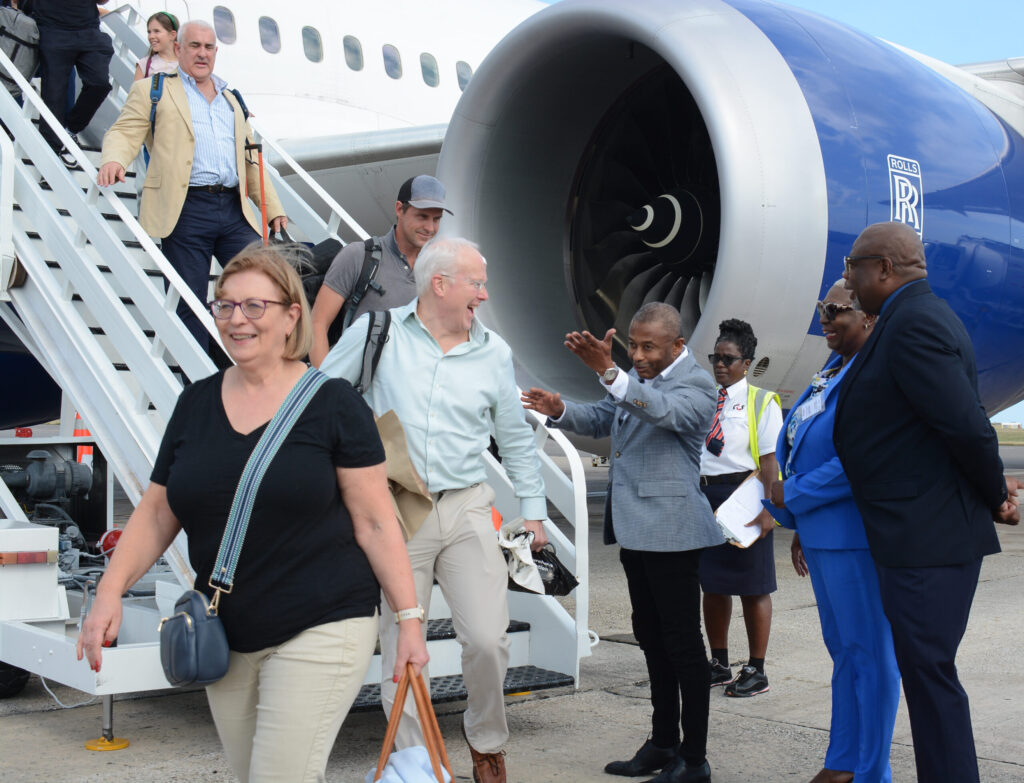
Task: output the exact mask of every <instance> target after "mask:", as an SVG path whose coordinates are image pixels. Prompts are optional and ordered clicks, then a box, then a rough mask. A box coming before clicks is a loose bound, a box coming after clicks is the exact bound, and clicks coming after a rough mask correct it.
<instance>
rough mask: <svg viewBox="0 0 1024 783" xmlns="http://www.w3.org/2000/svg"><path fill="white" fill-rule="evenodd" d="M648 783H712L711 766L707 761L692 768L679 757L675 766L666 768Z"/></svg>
mask: <svg viewBox="0 0 1024 783" xmlns="http://www.w3.org/2000/svg"><path fill="white" fill-rule="evenodd" d="M647 783H711V766H710V765H709V764H708V763H707V761H705V762H704V763H703V764H697V765H696V766H693V767H691V766H689V765H688V764H687V763H686V762H685V761H684V760H683V759H681V758H678V757H677V758H676V761H675V763H674V764H671V765H669V766H667V767H665V768H664V769H663V770H662V771H661V773H660V774H659V775H658V776H657V777H655V778H651V779H650V780H648V781H647Z"/></svg>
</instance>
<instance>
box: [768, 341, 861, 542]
mask: <svg viewBox="0 0 1024 783" xmlns="http://www.w3.org/2000/svg"><path fill="white" fill-rule="evenodd" d="M842 360H843V359H842V357H841V356H834V357H833V358H832V359H831V360H830V361H829V362H828V364H826V365H825V369H829V368H831V367H836V366H838V365H839V364H840V363H841V362H842ZM855 361H856V359H854V360H852V361H850V362H848V363H847V365H846V366H845V367H844V368H843V369H841V370H840V371H839V373H838V374H837V375H836V376H835V377H834V378H833V379H832V382H831V383H829V385H828V386H827V387H826V388H825V391H824V393H823V394H824V398H825V400H824V404H825V408H824V410H823V411H822V412H821V413H819V414H818V415H817V416H814V417H813V418H811V419H808V420H807V421H805V422H804V423H803V424H802V425H801V426H800V428H799V429H798V430H797V431H796V438H795V439H794V440H793V449H792V456H790V449H789V443H788V442H787V440H786V430H787V428H788V427H789V422H790V420H791V419H792V418H793V414H794V412H795V411H796V409H797V408H798V407H799V406H800V405H801V404H802V403H803V401H804V400H806V399H807V398H808V397H810V394H811V387H810V386H808V387H807V388H806V389H804V392H803V394H801V395H800V397H799V398H797V401H796V402H795V403H794V404H793V407H792V408H791V409H790V411H789V414H788V415H787V416H786V420H785V422H784V423H783V425H782V431H781V432H780V433H779V442H778V445H777V446H776V447H775V455H776V457H777V458H778V460H779V467H780V468H781V469H782V470H783V471H785V469H786V461H787V460H791V462H790V469H791V470H792V475H791V476H790V477H789V478H787V479H785V497H786V508H785V509H779V508H776V507H775V506H772V505H767V506H766V507H767V508H768V510H769V511H770V512H771V513H772V515H773V516H774V517H775V518H776V519H777V520H778V521H779V524H780V525H783V526H784V527H790V528H795V529H796V530H797V532H798V533H799V534H800V543H801V544H802V545H803V546H806V547H810V548H812V549H867V548H868V539H867V536H866V535H865V533H864V523H863V521H862V520H861V518H860V512H859V511H857V504H856V503H855V502H854V500H853V493H852V492H851V490H850V482H849V481H847V479H846V473H845V472H844V471H843V466H842V465H841V464H840V463H839V456H838V455H837V454H836V450H835V446H834V445H833V444H832V426H833V423H834V422H835V416H836V401H837V400H838V399H839V393H838V392H839V386H840V384H841V383H842V382H843V377H844V376H845V375H846V373H847V372H848V371H849V369H850V368H851V367H852V366H853V364H854V362H855ZM786 511H788V512H789V513H788V514H787V513H785V512H786Z"/></svg>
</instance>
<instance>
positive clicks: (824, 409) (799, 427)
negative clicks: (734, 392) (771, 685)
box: [772, 280, 900, 783]
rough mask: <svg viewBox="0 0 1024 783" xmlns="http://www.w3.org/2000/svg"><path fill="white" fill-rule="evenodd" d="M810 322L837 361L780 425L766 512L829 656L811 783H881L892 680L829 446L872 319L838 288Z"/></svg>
mask: <svg viewBox="0 0 1024 783" xmlns="http://www.w3.org/2000/svg"><path fill="white" fill-rule="evenodd" d="M818 314H819V319H820V321H821V328H822V331H823V332H824V334H825V339H826V341H827V342H828V345H829V347H830V348H831V349H832V350H833V351H835V352H836V356H834V357H833V359H832V360H831V361H829V363H828V364H827V365H825V368H824V369H823V370H822V371H821V372H819V373H818V374H817V375H815V376H814V379H813V380H812V381H811V385H810V386H809V387H808V388H807V390H806V391H805V392H804V393H803V394H802V395H801V396H800V398H799V399H798V400H797V401H796V404H795V405H794V406H793V408H792V410H791V411H790V412H789V415H788V416H787V417H786V423H785V426H784V428H783V431H782V435H781V436H780V437H779V443H778V448H777V449H776V453H777V454H778V457H779V462H780V464H781V465H782V473H783V480H782V481H780V482H777V483H776V484H775V485H774V486H773V487H772V502H773V503H774V505H775V508H773V509H772V512H773V513H774V514H775V515H776V517H777V518H778V520H779V522H780V523H781V524H783V525H785V526H786V527H791V528H794V529H795V530H796V531H797V532H796V535H794V536H793V546H792V555H793V566H794V568H795V569H796V572H797V573H798V574H800V575H801V576H807V575H808V574H810V577H811V586H812V587H813V588H814V596H815V598H816V599H817V602H818V616H819V617H820V618H821V635H822V637H824V639H825V646H826V647H827V648H828V652H829V655H831V656H832V664H833V666H832V726H831V733H830V735H829V746H828V751H827V752H826V754H825V767H824V769H822V770H821V771H820V772H819V773H818V774H817V775H815V776H814V778H813V781H812V783H849V781H851V780H856V781H857V783H889V781H891V780H892V772H891V771H890V769H889V746H890V744H891V743H892V730H893V724H894V723H895V721H896V708H897V706H898V705H899V698H900V673H899V669H898V668H897V667H896V656H895V653H894V652H893V643H892V632H891V629H890V627H889V622H888V620H887V619H886V617H885V613H884V612H883V611H882V601H881V598H880V596H879V592H878V576H877V575H876V573H875V564H874V561H873V560H872V558H871V553H870V552H869V551H868V542H867V538H866V536H865V533H864V523H863V522H862V521H861V518H860V514H859V513H858V511H857V506H856V505H855V504H854V501H853V496H852V495H851V493H850V484H849V482H848V481H847V479H846V474H845V473H844V472H843V468H842V465H840V464H839V457H838V456H836V451H835V447H834V446H833V445H832V425H833V422H834V419H835V406H836V401H837V400H838V398H839V394H838V393H837V390H838V388H839V385H840V384H841V383H842V382H843V377H844V375H845V374H846V371H847V369H848V368H849V367H850V365H851V364H852V363H853V362H854V361H856V355H857V352H858V351H859V350H860V349H861V346H863V345H864V343H865V341H866V340H867V338H868V335H870V334H871V329H872V326H873V325H874V320H875V318H874V316H870V315H865V314H864V313H863V312H861V311H860V310H855V309H854V308H853V304H852V302H851V300H850V295H849V292H848V291H847V290H846V289H845V288H844V287H843V285H842V281H841V280H840V281H839V282H838V283H836V285H834V286H833V287H832V289H831V290H830V291H829V292H828V295H827V296H826V297H825V299H824V301H822V302H819V303H818Z"/></svg>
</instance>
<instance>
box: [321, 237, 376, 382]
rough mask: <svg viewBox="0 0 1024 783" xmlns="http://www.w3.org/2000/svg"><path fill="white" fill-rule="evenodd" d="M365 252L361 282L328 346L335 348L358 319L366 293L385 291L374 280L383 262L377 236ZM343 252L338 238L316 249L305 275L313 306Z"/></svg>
mask: <svg viewBox="0 0 1024 783" xmlns="http://www.w3.org/2000/svg"><path fill="white" fill-rule="evenodd" d="M363 246H364V248H365V252H364V254H363V267H362V269H361V270H360V272H359V279H358V280H357V281H356V285H355V288H354V289H353V291H352V296H350V297H349V298H348V299H346V300H345V304H344V305H343V306H342V308H341V312H340V313H338V316H337V318H335V319H334V322H333V323H332V324H331V326H330V328H329V329H328V330H327V343H328V345H334V344H335V343H336V342H338V339H339V338H340V337H341V333H342V332H343V331H344V330H345V329H346V328H347V327H348V325H349V324H351V323H352V321H353V319H355V315H356V309H357V308H358V307H359V303H360V302H361V301H363V297H364V296H366V292H367V291H369V290H370V289H371V288H372V289H373V290H374V291H376V292H377V293H378V294H383V293H384V289H383V288H382V287H381V285H380V283H378V282H377V281H376V280H375V279H374V278H376V276H377V270H378V269H379V268H380V262H381V253H382V251H381V246H380V243H379V242H378V241H377V240H376V239H374V238H373V237H371V238H369V239H367V240H366V241H365V242H363ZM340 251H341V243H340V242H339V241H338V240H337V239H325V240H324V241H323V242H320V243H319V244H317V245H314V246H313V248H312V253H313V258H312V259H311V262H310V263H311V268H310V270H309V271H308V272H307V273H305V274H303V275H302V288H303V290H304V291H305V292H306V300H307V301H308V302H309V306H310V307H312V306H313V303H314V302H315V301H316V295H317V294H318V293H319V292H320V288H321V286H323V284H324V276H325V275H326V274H327V270H328V269H329V268H330V266H331V262H332V261H333V260H334V258H335V256H337V255H338V253H339V252H340ZM374 366H376V365H374Z"/></svg>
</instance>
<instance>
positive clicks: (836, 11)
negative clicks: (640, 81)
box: [555, 0, 1024, 422]
mask: <svg viewBox="0 0 1024 783" xmlns="http://www.w3.org/2000/svg"><path fill="white" fill-rule="evenodd" d="M555 1H557V0H555ZM623 2H628V0H623ZM785 4H786V5H792V6H797V7H800V8H806V9H808V10H811V11H814V12H816V13H819V14H821V15H822V16H827V17H829V18H830V19H835V20H836V21H839V22H842V23H843V24H846V25H849V26H850V27H853V28H856V29H857V30H861V31H862V32H865V33H870V34H871V35H875V36H878V37H879V38H884V39H886V40H887V41H892V42H893V43H897V44H900V45H901V46H906V47H908V48H910V49H914V50H915V51H918V52H921V53H922V54H927V55H929V56H931V57H935V58H936V59H938V60H942V61H944V62H947V63H951V64H953V65H963V64H966V63H978V62H989V61H992V60H1005V59H1007V58H1011V57H1024V0H974V1H973V2H971V1H970V0H788V2H786V3H785ZM992 418H993V421H1016V422H1024V402H1021V403H1018V404H1017V405H1014V406H1012V407H1010V408H1007V409H1006V410H1005V411H1002V412H1001V413H998V414H996V415H995V416H993V417H992Z"/></svg>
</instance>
